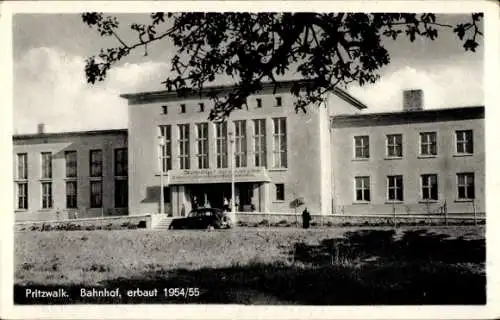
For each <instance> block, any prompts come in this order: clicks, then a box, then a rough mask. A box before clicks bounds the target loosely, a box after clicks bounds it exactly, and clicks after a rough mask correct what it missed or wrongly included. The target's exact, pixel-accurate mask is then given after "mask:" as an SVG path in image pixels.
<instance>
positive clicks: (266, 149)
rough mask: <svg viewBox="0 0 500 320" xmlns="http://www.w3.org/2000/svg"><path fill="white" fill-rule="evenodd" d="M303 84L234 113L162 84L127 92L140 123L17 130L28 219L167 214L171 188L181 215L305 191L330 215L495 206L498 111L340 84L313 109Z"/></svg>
mask: <svg viewBox="0 0 500 320" xmlns="http://www.w3.org/2000/svg"><path fill="white" fill-rule="evenodd" d="M292 85H293V82H292V81H287V82H281V83H280V86H279V88H278V89H277V90H276V91H274V89H275V88H274V86H272V85H270V84H267V85H264V87H263V89H262V90H261V92H259V93H257V94H254V95H252V96H251V97H249V98H248V100H247V105H248V109H247V108H243V109H241V110H236V111H234V112H232V113H231V115H230V116H229V117H228V118H227V119H225V121H223V122H211V121H209V120H208V113H209V111H210V109H211V107H212V105H211V101H210V100H209V99H208V98H207V97H204V96H202V97H201V98H200V96H198V95H196V96H195V95H192V96H187V97H183V98H180V97H178V96H177V94H176V93H169V92H167V91H154V92H142V93H131V94H123V95H122V96H121V97H123V98H125V99H127V100H128V119H129V120H128V128H127V129H123V130H103V131H90V132H69V133H44V132H39V133H38V134H29V135H15V136H14V137H13V143H14V161H15V163H14V186H15V190H16V191H15V204H16V210H15V211H16V220H47V219H52V218H54V217H55V216H56V215H58V214H61V212H63V218H64V217H65V216H71V215H72V216H75V215H79V216H80V217H83V216H85V217H92V216H99V215H113V214H117V215H118V214H131V215H136V214H151V213H159V212H160V210H161V207H162V206H161V204H160V203H161V201H162V199H161V194H162V192H161V188H162V185H163V202H164V210H165V213H167V214H169V215H172V216H183V215H185V214H187V213H188V212H189V211H190V210H191V209H192V208H194V207H199V206H211V207H223V206H224V205H226V204H228V203H232V202H233V201H234V204H235V205H236V207H237V210H238V211H242V212H253V211H255V212H266V213H282V212H293V210H294V209H293V208H292V207H291V206H290V204H291V203H292V202H294V200H296V199H300V201H301V202H303V203H304V205H305V206H307V208H308V210H309V211H310V212H311V213H312V214H322V215H328V214H339V213H340V214H342V213H344V214H370V213H385V214H387V213H412V214H415V213H439V212H442V210H443V209H444V208H446V210H447V212H448V213H450V214H452V213H472V212H473V211H476V212H485V210H486V209H485V168H484V165H485V149H484V107H482V106H480V107H465V108H449V109H437V110H436V109H434V110H425V109H424V108H423V93H422V92H421V91H419V90H410V91H405V93H404V99H403V100H404V102H403V106H402V107H401V111H398V112H389V113H366V111H367V110H364V109H366V106H365V105H364V104H363V103H361V102H360V101H358V100H357V99H355V98H354V97H352V96H350V95H349V94H347V93H346V92H345V91H342V90H340V89H338V90H335V91H334V92H332V93H331V94H329V95H328V96H327V98H326V100H325V102H324V103H323V104H322V105H321V106H319V107H310V108H308V109H307V113H303V112H295V109H294V107H293V99H294V98H293V96H292V95H291V94H290V87H291V86H292ZM229 89H230V88H229V87H224V86H221V87H213V88H212V91H219V92H220V93H224V91H226V90H229ZM368 111H369V110H368ZM231 155H233V156H231ZM49 159H50V160H49ZM233 165H234V181H235V196H234V198H235V199H232V192H231V181H232V170H231V169H232V166H233ZM49 168H50V169H49ZM99 168H100V169H99ZM49 171H50V174H48V173H47V172H49ZM162 180H163V183H162Z"/></svg>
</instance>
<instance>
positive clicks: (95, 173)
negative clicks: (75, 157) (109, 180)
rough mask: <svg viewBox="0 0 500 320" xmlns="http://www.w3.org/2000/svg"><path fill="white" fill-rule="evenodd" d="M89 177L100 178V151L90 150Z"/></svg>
mask: <svg viewBox="0 0 500 320" xmlns="http://www.w3.org/2000/svg"><path fill="white" fill-rule="evenodd" d="M89 158H90V176H91V177H102V150H90V156H89Z"/></svg>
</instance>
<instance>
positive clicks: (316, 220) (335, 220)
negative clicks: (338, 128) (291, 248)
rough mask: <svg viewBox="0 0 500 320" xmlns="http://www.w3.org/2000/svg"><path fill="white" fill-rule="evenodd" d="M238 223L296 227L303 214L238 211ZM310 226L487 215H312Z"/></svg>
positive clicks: (476, 220)
mask: <svg viewBox="0 0 500 320" xmlns="http://www.w3.org/2000/svg"><path fill="white" fill-rule="evenodd" d="M236 216H237V220H238V224H239V225H241V226H255V225H269V226H273V225H296V224H301V223H302V214H301V213H300V212H297V213H293V212H292V213H282V212H279V213H278V212H237V213H236ZM311 218H312V219H311V225H313V226H314V225H366V224H372V225H398V224H405V225H412V224H440V225H447V224H483V223H485V221H486V214H485V213H484V212H482V213H476V214H470V213H451V214H365V215H360V214H356V215H353V214H332V215H311Z"/></svg>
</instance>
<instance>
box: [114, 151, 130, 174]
mask: <svg viewBox="0 0 500 320" xmlns="http://www.w3.org/2000/svg"><path fill="white" fill-rule="evenodd" d="M127 158H128V155H127V149H126V148H119V149H115V176H121V177H123V176H126V175H127V167H128V159H127Z"/></svg>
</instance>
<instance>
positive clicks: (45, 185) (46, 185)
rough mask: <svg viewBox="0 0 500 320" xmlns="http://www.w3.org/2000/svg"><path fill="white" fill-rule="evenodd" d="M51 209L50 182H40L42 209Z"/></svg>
mask: <svg viewBox="0 0 500 320" xmlns="http://www.w3.org/2000/svg"><path fill="white" fill-rule="evenodd" d="M50 208H52V182H42V209H50Z"/></svg>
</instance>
